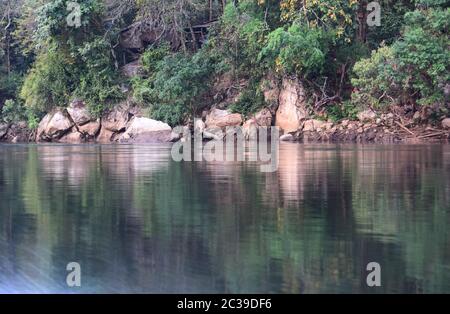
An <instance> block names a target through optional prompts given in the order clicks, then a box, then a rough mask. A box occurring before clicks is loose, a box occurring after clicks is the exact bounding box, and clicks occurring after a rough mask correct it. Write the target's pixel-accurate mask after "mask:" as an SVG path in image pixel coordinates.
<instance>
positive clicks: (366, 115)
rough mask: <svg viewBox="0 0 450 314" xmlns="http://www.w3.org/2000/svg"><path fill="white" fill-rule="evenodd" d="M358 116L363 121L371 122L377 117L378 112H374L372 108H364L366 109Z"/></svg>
mask: <svg viewBox="0 0 450 314" xmlns="http://www.w3.org/2000/svg"><path fill="white" fill-rule="evenodd" d="M357 117H358V120H359V121H361V122H371V121H374V120H375V119H376V117H377V114H376V113H375V112H373V111H372V110H370V109H368V110H364V111H361V112H360V113H358V115H357Z"/></svg>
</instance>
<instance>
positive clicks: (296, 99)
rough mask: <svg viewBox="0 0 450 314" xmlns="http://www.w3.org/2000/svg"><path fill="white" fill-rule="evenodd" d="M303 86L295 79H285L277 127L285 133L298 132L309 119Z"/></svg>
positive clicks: (277, 115) (280, 97)
mask: <svg viewBox="0 0 450 314" xmlns="http://www.w3.org/2000/svg"><path fill="white" fill-rule="evenodd" d="M305 100H306V99H305V91H304V88H303V85H302V84H301V83H300V82H299V81H298V80H294V79H288V78H285V79H283V82H282V88H281V91H280V96H279V100H278V103H279V105H278V110H277V112H276V118H275V125H276V126H278V127H280V129H282V130H283V131H285V132H295V131H297V130H298V129H299V128H300V126H301V123H302V120H304V119H306V118H307V116H308V115H307V110H306V102H305Z"/></svg>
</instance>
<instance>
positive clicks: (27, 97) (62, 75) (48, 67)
mask: <svg viewBox="0 0 450 314" xmlns="http://www.w3.org/2000/svg"><path fill="white" fill-rule="evenodd" d="M70 64H71V62H70V61H69V60H67V59H66V56H64V55H62V54H61V53H59V52H57V51H56V50H55V49H50V50H49V51H47V52H46V53H42V54H40V55H39V56H38V57H37V60H36V62H35V64H34V66H33V68H32V69H31V70H30V72H29V73H28V75H27V76H26V78H25V81H24V84H23V86H22V88H21V91H20V98H21V99H23V101H24V102H25V106H26V107H27V108H29V109H30V110H32V111H34V112H35V113H36V114H37V115H40V114H42V113H43V112H47V111H49V110H51V108H53V107H55V106H64V105H66V104H67V103H68V102H69V98H70V95H71V92H72V88H73V86H74V81H75V78H74V77H73V74H72V73H74V69H73V67H71V66H70Z"/></svg>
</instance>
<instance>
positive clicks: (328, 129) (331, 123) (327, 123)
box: [322, 122, 334, 131]
mask: <svg viewBox="0 0 450 314" xmlns="http://www.w3.org/2000/svg"><path fill="white" fill-rule="evenodd" d="M333 126H334V123H333V122H326V123H325V124H323V125H322V128H323V129H325V130H327V131H330V130H331V129H332V128H333Z"/></svg>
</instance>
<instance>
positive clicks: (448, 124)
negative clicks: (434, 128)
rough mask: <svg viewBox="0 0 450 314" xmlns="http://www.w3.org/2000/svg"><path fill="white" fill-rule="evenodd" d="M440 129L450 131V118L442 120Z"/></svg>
mask: <svg viewBox="0 0 450 314" xmlns="http://www.w3.org/2000/svg"><path fill="white" fill-rule="evenodd" d="M442 127H443V128H444V129H450V118H445V119H444V120H442Z"/></svg>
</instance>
